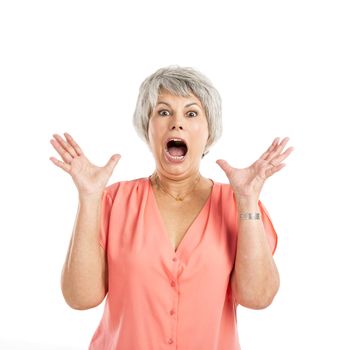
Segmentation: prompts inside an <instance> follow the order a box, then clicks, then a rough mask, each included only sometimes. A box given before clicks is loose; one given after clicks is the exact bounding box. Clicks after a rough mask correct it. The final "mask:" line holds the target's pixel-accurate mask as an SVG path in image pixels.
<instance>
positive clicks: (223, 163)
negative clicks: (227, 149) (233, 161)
mask: <svg viewBox="0 0 350 350" xmlns="http://www.w3.org/2000/svg"><path fill="white" fill-rule="evenodd" d="M216 164H218V165H219V166H220V168H221V169H222V170H223V171H224V172H225V173H226V175H228V174H229V173H230V172H231V171H232V168H231V166H230V164H228V163H227V162H226V160H224V159H218V160H217V161H216Z"/></svg>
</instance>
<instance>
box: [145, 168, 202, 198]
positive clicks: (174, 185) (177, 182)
mask: <svg viewBox="0 0 350 350" xmlns="http://www.w3.org/2000/svg"><path fill="white" fill-rule="evenodd" d="M157 176H158V183H159V184H160V185H161V186H162V187H163V188H164V189H165V190H166V191H168V192H170V193H171V194H172V195H174V196H177V195H179V196H181V195H185V194H186V193H188V192H189V191H191V190H192V189H193V186H194V185H195V184H197V186H198V184H199V182H200V181H201V178H202V175H201V174H200V173H199V172H197V173H194V174H191V175H189V176H187V177H183V178H179V179H174V178H169V177H167V176H165V175H163V174H161V173H159V172H157V171H155V172H154V173H153V174H152V176H151V179H152V183H153V184H155V185H156V183H157V181H156V177H157ZM198 177H199V179H198ZM197 186H196V187H197Z"/></svg>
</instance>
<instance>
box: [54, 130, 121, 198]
mask: <svg viewBox="0 0 350 350" xmlns="http://www.w3.org/2000/svg"><path fill="white" fill-rule="evenodd" d="M64 135H65V137H66V141H65V140H64V139H63V138H62V137H61V136H59V135H57V134H54V135H53V136H54V138H55V139H54V140H51V141H50V142H51V144H52V145H53V147H54V148H55V149H56V151H57V152H58V153H59V154H60V156H61V158H62V160H63V162H62V161H60V160H58V159H56V158H55V157H50V160H51V161H52V162H53V163H54V164H55V165H57V166H58V167H60V168H61V169H63V170H64V171H65V172H67V173H68V174H70V175H71V176H72V179H73V181H74V183H75V185H76V187H77V189H78V192H79V194H80V195H100V194H102V192H103V190H104V189H105V186H106V184H107V182H108V179H109V178H110V176H111V175H112V173H113V170H114V167H115V166H116V164H117V163H118V161H119V159H120V158H121V156H120V154H114V155H113V156H112V157H111V158H110V159H109V161H108V162H107V164H106V165H105V166H104V167H99V166H96V165H94V164H92V163H91V162H90V161H89V160H88V158H87V157H86V156H85V154H84V152H83V151H82V149H81V148H80V147H79V145H78V144H77V143H76V142H75V141H74V139H73V137H72V136H70V135H69V134H68V133H64Z"/></svg>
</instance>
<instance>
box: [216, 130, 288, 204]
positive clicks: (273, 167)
mask: <svg viewBox="0 0 350 350" xmlns="http://www.w3.org/2000/svg"><path fill="white" fill-rule="evenodd" d="M288 140H289V138H288V137H286V138H284V139H283V140H282V141H281V143H279V137H277V138H275V139H274V141H273V142H272V144H271V146H270V147H269V148H268V150H267V151H266V152H264V153H263V154H262V155H261V157H260V158H259V159H258V160H256V161H255V162H254V163H253V164H251V165H250V166H249V167H247V168H243V169H238V168H234V167H232V166H231V165H230V164H229V163H228V162H227V161H225V160H223V159H218V160H217V161H216V163H217V164H218V165H219V166H220V167H221V168H222V169H223V171H224V172H225V174H226V176H227V178H228V180H229V182H230V185H231V187H232V189H233V191H234V193H235V195H236V196H240V197H251V198H255V199H258V198H259V196H260V193H261V190H262V187H263V185H264V183H265V180H266V179H267V178H268V177H270V176H271V175H273V174H274V173H276V172H278V171H280V170H281V169H282V168H283V167H284V166H285V164H284V163H281V162H282V161H283V160H284V159H285V158H287V157H288V156H289V154H290V153H291V152H292V151H293V150H294V148H293V147H289V148H288V149H287V150H286V151H285V152H283V153H281V152H282V151H283V149H284V147H285V145H286V144H287V142H288Z"/></svg>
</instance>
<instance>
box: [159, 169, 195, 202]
mask: <svg viewBox="0 0 350 350" xmlns="http://www.w3.org/2000/svg"><path fill="white" fill-rule="evenodd" d="M155 177H156V184H157V189H159V187H160V188H161V190H162V191H163V192H165V193H167V194H168V195H170V196H171V197H173V198H174V199H175V200H176V201H183V200H184V198H185V197H186V196H187V195H189V194H190V193H191V192H193V191H194V189H195V187H196V185H197V183H198V181H199V180H200V178H201V175H198V178H197V180H196V181H195V183H194V185H193V188H192V190H191V191H190V192H188V193H186V194H185V195H184V196H182V197H180V196H179V195H177V196H176V197H174V196H173V195H172V194H171V193H169V192H168V191H167V190H166V189H164V188H163V187H162V186H161V185H160V183H159V181H158V180H159V176H158V174H157V173H156V174H155Z"/></svg>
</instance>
